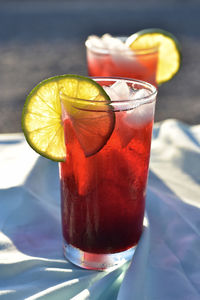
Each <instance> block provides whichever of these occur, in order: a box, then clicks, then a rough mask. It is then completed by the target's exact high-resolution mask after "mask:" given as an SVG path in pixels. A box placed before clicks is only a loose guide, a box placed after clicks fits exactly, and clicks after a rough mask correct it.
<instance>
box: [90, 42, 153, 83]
mask: <svg viewBox="0 0 200 300" xmlns="http://www.w3.org/2000/svg"><path fill="white" fill-rule="evenodd" d="M86 48H87V65H88V74H89V75H90V76H103V77H106V76H111V77H113V76H117V77H125V78H133V79H134V78H135V79H139V80H143V81H146V82H149V83H151V84H153V85H155V86H156V70H157V63H158V49H157V48H152V49H146V50H138V51H133V50H129V51H127V53H126V51H123V52H118V51H117V50H106V49H99V48H95V47H93V46H92V45H91V43H90V41H89V40H88V41H87V42H86ZM130 51H131V52H132V53H131V54H130Z"/></svg>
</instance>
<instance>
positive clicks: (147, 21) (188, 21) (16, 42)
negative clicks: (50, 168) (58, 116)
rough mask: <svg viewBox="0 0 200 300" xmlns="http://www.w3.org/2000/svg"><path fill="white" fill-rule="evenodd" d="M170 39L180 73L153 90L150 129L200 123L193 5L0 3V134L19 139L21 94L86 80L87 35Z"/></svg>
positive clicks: (199, 9)
mask: <svg viewBox="0 0 200 300" xmlns="http://www.w3.org/2000/svg"><path fill="white" fill-rule="evenodd" d="M151 27H156V28H162V29H164V30H167V31H169V32H171V33H173V34H174V35H175V36H176V37H177V39H178V40H179V41H180V43H181V45H182V67H181V69H180V71H179V73H178V74H177V75H176V76H175V77H174V79H172V80H171V81H169V82H168V83H165V84H163V85H162V86H160V87H159V95H158V102H157V108H156V121H162V120H165V119H168V118H176V119H179V120H181V121H183V122H186V123H188V124H199V123H200V96H199V95H200V83H199V81H200V80H199V79H200V62H199V55H200V1H199V0H167V1H165V0H137V1H136V0H123V1H122V0H100V1H95V0H65V1H64V0H46V1H45V0H42V1H39V0H30V1H29V0H15V1H14V0H0V133H11V132H20V131H21V124H20V120H21V112H22V108H23V104H24V101H25V98H26V96H27V94H28V93H29V92H30V90H31V89H32V88H33V87H34V86H35V85H36V84H37V83H38V82H39V81H41V80H43V79H45V78H48V77H51V76H55V75H61V74H67V73H71V74H80V75H87V67H86V57H85V46H84V42H85V40H86V38H87V36H88V35H90V34H97V35H102V34H104V33H110V34H113V35H131V34H133V33H134V32H137V31H139V30H141V29H145V28H151Z"/></svg>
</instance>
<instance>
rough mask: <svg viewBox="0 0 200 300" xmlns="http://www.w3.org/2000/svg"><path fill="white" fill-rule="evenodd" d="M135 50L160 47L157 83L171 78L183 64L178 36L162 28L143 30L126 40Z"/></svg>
mask: <svg viewBox="0 0 200 300" xmlns="http://www.w3.org/2000/svg"><path fill="white" fill-rule="evenodd" d="M126 45H128V46H129V47H130V48H131V49H133V50H138V49H149V48H154V47H158V49H159V50H158V51H159V54H158V68H157V74H156V82H157V84H161V83H163V82H166V81H168V80H170V79H171V78H172V77H174V75H175V74H176V73H177V72H178V70H179V68H180V64H181V50H180V49H181V47H180V44H179V42H178V41H177V39H176V37H175V36H174V35H173V34H171V33H169V32H167V31H164V30H162V29H157V28H151V29H144V30H141V31H139V32H137V33H135V34H133V35H131V36H130V37H128V39H127V40H126Z"/></svg>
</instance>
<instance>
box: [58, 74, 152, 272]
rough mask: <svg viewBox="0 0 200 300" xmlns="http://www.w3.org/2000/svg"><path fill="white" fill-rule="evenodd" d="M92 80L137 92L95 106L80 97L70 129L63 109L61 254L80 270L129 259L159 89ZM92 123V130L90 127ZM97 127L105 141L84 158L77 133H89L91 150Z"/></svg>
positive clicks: (139, 221)
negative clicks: (79, 121) (80, 120)
mask: <svg viewBox="0 0 200 300" xmlns="http://www.w3.org/2000/svg"><path fill="white" fill-rule="evenodd" d="M94 80H96V81H97V82H98V83H99V84H100V85H102V86H103V87H104V88H105V89H106V87H109V86H111V85H112V84H113V83H117V82H124V83H126V84H127V85H128V86H129V88H130V90H131V91H132V92H133V93H135V92H136V91H138V90H140V92H141V93H140V92H137V93H138V94H137V95H138V96H137V97H136V99H134V100H129V99H125V98H124V99H121V100H118V101H115V99H112V100H111V101H110V102H109V103H108V102H106V103H102V102H101V104H99V103H98V102H97V103H94V101H89V100H81V99H80V100H79V104H78V106H77V107H76V103H75V102H74V105H73V106H74V109H77V110H79V109H80V110H81V111H82V110H83V109H85V110H87V113H86V117H85V120H84V126H82V127H80V128H79V127H76V128H74V126H73V119H72V118H69V116H68V115H67V112H66V111H65V109H64V107H63V108H62V109H63V125H64V133H65V142H66V149H67V156H66V161H65V162H61V163H60V165H59V167H60V183H61V214H62V232H63V247H64V254H65V256H66V258H67V259H68V260H69V261H71V262H72V263H74V264H76V265H78V266H81V267H83V268H87V269H96V270H103V269H107V268H109V267H112V266H115V265H117V264H120V263H122V262H125V261H126V260H129V259H130V258H131V257H132V255H133V253H134V250H135V247H136V245H137V243H138V241H139V239H140V236H141V234H142V231H143V218H144V210H145V191H146V185H147V177H148V168H149V157H150V146H151V135H152V127H153V122H154V108H155V102H156V95H157V90H156V88H155V87H154V86H153V85H151V84H149V83H145V82H142V81H137V80H128V79H122V78H120V79H117V78H94ZM144 95H145V96H144ZM71 101H72V102H73V101H75V100H73V99H71ZM61 102H62V95H61ZM85 102H87V103H86V104H87V105H85ZM81 104H83V105H81ZM83 107H87V109H86V108H83ZM91 120H93V121H94V122H93V123H94V127H95V128H91V127H90V128H88V126H87V122H90V124H91ZM100 126H101V131H102V129H104V128H105V136H103V139H105V140H104V142H103V143H101V147H98V148H97V149H96V151H93V153H89V152H88V153H87V154H86V153H85V152H84V149H83V147H82V141H81V140H80V135H79V130H80V131H81V134H85V135H88V139H86V140H87V143H88V145H87V146H88V147H89V146H90V145H89V143H91V144H92V143H96V141H97V140H98V139H102V136H98V132H99V130H98V129H99V128H98V127H100ZM101 141H102V140H101Z"/></svg>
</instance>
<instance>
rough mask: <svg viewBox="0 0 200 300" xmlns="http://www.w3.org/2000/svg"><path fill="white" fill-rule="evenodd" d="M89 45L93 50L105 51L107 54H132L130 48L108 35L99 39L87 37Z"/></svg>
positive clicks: (95, 36) (93, 36) (91, 36)
mask: <svg viewBox="0 0 200 300" xmlns="http://www.w3.org/2000/svg"><path fill="white" fill-rule="evenodd" d="M88 41H89V42H90V45H91V46H92V47H95V48H100V49H105V50H108V51H109V52H118V53H120V52H124V51H125V52H126V51H128V52H129V53H133V52H132V51H131V50H130V48H129V47H128V46H127V45H126V44H125V43H124V42H123V41H122V40H121V39H119V38H117V37H113V36H112V35H110V34H109V33H105V34H104V35H102V36H101V37H98V36H97V35H90V36H89V37H88Z"/></svg>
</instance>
